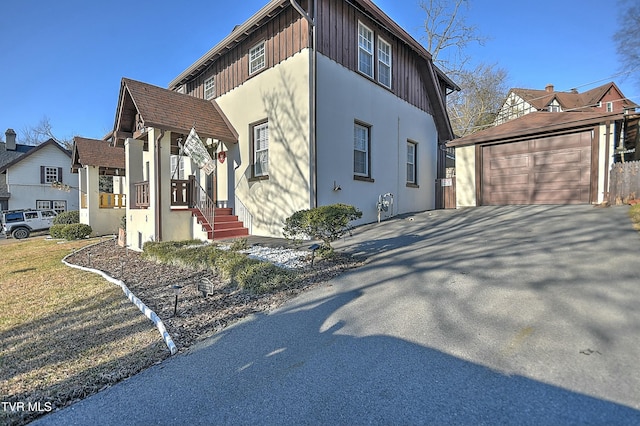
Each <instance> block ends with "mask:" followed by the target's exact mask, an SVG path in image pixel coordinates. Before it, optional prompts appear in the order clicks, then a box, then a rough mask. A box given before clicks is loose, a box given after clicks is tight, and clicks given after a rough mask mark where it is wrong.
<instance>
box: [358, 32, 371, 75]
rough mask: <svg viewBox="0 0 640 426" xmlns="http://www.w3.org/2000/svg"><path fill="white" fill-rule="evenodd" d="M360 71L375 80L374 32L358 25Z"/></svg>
mask: <svg viewBox="0 0 640 426" xmlns="http://www.w3.org/2000/svg"><path fill="white" fill-rule="evenodd" d="M358 71H360V72H361V73H363V74H366V75H368V76H369V77H371V78H373V31H371V30H370V29H369V28H367V27H365V26H364V25H362V23H358Z"/></svg>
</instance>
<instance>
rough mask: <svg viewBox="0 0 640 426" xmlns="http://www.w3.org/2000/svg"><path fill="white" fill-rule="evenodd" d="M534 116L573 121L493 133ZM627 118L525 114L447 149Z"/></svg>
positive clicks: (544, 133)
mask: <svg viewBox="0 0 640 426" xmlns="http://www.w3.org/2000/svg"><path fill="white" fill-rule="evenodd" d="M534 114H553V115H557V114H571V115H572V117H571V118H572V119H571V120H567V121H563V122H559V123H550V124H548V125H545V124H543V125H541V126H533V127H524V128H521V129H518V128H515V129H514V130H512V131H510V132H507V133H504V134H500V135H497V136H496V135H495V134H494V133H495V132H494V131H493V129H497V128H499V127H501V126H505V125H508V124H511V126H516V125H517V124H518V123H516V121H518V120H522V119H525V118H527V117H529V116H533V115H534ZM625 116H626V115H625V114H624V113H608V114H598V115H596V116H594V114H592V113H584V112H532V113H530V114H525V115H524V116H522V117H520V118H517V119H515V120H511V121H508V122H507V123H504V124H501V125H500V126H495V127H491V128H489V129H486V130H483V131H481V132H478V133H473V134H471V135H468V136H465V137H463V138H460V139H454V140H452V141H450V142H448V143H447V147H448V148H455V147H463V146H471V145H480V144H489V143H504V142H512V141H515V140H517V139H523V138H529V139H530V138H531V137H533V136H538V135H547V134H552V133H559V132H566V131H570V130H575V129H580V128H587V127H593V126H594V125H598V124H601V123H605V122H607V121H615V120H622V119H623V118H624V117H625ZM576 118H577V119H576ZM529 119H530V120H531V119H532V117H529ZM521 122H522V121H521Z"/></svg>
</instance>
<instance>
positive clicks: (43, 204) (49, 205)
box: [36, 200, 67, 214]
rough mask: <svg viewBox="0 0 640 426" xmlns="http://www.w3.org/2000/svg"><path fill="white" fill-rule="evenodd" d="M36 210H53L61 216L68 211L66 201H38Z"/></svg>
mask: <svg viewBox="0 0 640 426" xmlns="http://www.w3.org/2000/svg"><path fill="white" fill-rule="evenodd" d="M36 209H37V210H47V209H52V210H55V211H56V213H58V214H59V213H62V212H64V211H66V210H67V202H66V201H64V200H36Z"/></svg>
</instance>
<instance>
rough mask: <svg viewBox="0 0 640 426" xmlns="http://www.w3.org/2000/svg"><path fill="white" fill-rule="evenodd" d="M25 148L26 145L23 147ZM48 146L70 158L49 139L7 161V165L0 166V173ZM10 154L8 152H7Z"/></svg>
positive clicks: (68, 153) (69, 154)
mask: <svg viewBox="0 0 640 426" xmlns="http://www.w3.org/2000/svg"><path fill="white" fill-rule="evenodd" d="M23 146H26V145H23ZM48 146H54V147H56V148H58V149H59V150H60V151H62V152H64V154H65V155H66V156H68V157H71V153H70V152H69V151H67V150H66V149H64V148H63V147H61V146H60V144H58V143H57V142H56V141H54V140H53V139H51V138H50V139H49V140H47V141H46V142H43V143H41V144H40V145H37V146H34V147H33V149H30V150H29V151H27V152H26V153H24V154H22V155H20V156H16V157H15V158H14V159H13V160H11V161H9V162H8V163H5V164H4V165H2V166H0V173H2V172H4V171H6V170H7V169H8V168H9V167H11V166H13V165H14V164H16V163H19V162H20V161H22V160H24V159H25V158H27V157H30V156H31V155H33V154H35V153H36V152H38V151H40V150H41V149H44V148H46V147H48ZM8 152H10V151H8Z"/></svg>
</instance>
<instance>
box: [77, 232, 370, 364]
mask: <svg viewBox="0 0 640 426" xmlns="http://www.w3.org/2000/svg"><path fill="white" fill-rule="evenodd" d="M67 261H68V262H69V263H72V264H76V265H80V266H85V267H90V268H94V269H99V270H101V271H104V272H106V273H107V274H109V275H110V276H112V277H114V278H117V279H119V280H121V281H123V282H124V283H125V284H126V286H127V287H128V288H129V290H131V291H132V292H133V293H134V294H135V295H136V296H137V297H138V298H139V299H140V300H141V301H142V302H143V303H144V304H145V305H147V306H148V307H149V308H150V309H151V310H153V311H154V312H155V313H156V314H157V315H158V316H159V317H160V319H162V321H163V323H164V325H165V327H166V328H167V331H168V332H169V334H170V335H171V337H172V338H173V340H174V343H175V344H176V346H177V348H178V350H181V351H182V350H184V349H186V348H188V347H189V346H191V345H193V344H194V343H195V342H197V341H199V340H201V339H203V338H205V337H208V336H211V335H212V334H214V333H216V332H218V331H220V330H222V329H223V328H225V327H227V326H228V325H230V324H232V323H233V322H236V321H238V320H239V319H241V318H244V317H246V316H248V315H251V314H253V313H256V312H266V311H270V310H272V309H274V308H276V307H278V306H280V305H282V304H283V303H284V302H285V301H287V300H289V299H291V298H292V297H294V296H296V295H298V294H300V293H301V292H303V291H305V290H308V289H310V288H312V287H314V286H315V285H317V284H319V283H321V282H324V281H327V280H329V279H331V278H333V277H336V276H338V275H340V274H341V273H342V272H344V271H345V270H348V269H352V268H355V267H358V266H360V265H361V264H362V262H363V260H362V259H356V258H353V257H350V256H347V255H344V254H336V256H334V257H333V258H332V259H331V260H321V261H319V262H316V264H315V267H314V268H311V267H307V268H305V269H304V270H300V271H299V276H298V278H297V279H296V280H295V282H294V283H293V284H292V285H291V286H290V287H289V288H287V289H286V290H281V291H278V292H274V293H266V294H251V293H248V292H246V291H243V290H240V289H238V288H236V287H235V286H232V285H230V284H228V283H226V282H224V281H222V280H221V279H219V277H218V276H217V275H215V274H214V273H213V272H212V271H210V270H199V271H198V270H191V269H185V268H181V267H177V266H171V265H165V264H158V263H155V262H152V261H148V260H145V259H143V258H142V256H141V254H140V253H139V252H135V251H133V250H127V249H125V248H122V247H120V246H118V245H117V244H116V243H115V241H114V240H109V241H106V242H101V243H99V244H97V245H94V246H90V247H88V248H85V249H83V250H81V251H79V252H77V253H75V254H73V255H71V256H70V257H69V258H67ZM205 278H206V279H208V280H209V281H210V282H211V283H212V284H213V291H212V292H211V294H210V295H207V296H206V297H205V296H203V293H202V292H200V291H199V290H198V286H199V284H200V283H201V282H202V281H203V279H205ZM174 285H178V286H181V289H180V294H179V296H178V304H177V311H176V315H175V316H174V307H175V295H174V292H173V289H172V286H174ZM123 297H124V296H123ZM141 315H142V314H141Z"/></svg>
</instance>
